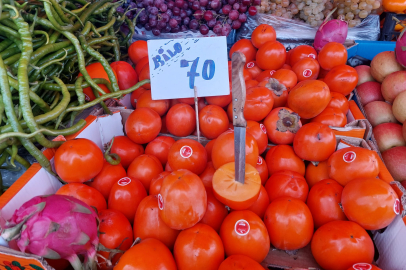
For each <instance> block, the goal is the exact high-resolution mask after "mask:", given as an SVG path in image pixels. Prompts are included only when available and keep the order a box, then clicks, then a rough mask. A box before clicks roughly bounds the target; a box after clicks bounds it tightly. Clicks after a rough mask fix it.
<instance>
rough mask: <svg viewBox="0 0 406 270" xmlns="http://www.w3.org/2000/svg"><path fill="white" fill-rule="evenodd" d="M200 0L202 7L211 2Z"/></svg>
mask: <svg viewBox="0 0 406 270" xmlns="http://www.w3.org/2000/svg"><path fill="white" fill-rule="evenodd" d="M199 2H200V6H201V7H205V6H207V4H208V3H209V1H208V0H199Z"/></svg>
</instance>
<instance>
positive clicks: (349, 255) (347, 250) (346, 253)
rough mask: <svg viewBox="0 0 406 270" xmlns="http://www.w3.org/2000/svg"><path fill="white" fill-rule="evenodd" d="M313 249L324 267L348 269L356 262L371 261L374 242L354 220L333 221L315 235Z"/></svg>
mask: <svg viewBox="0 0 406 270" xmlns="http://www.w3.org/2000/svg"><path fill="white" fill-rule="evenodd" d="M311 249H312V254H313V256H314V258H315V259H316V262H317V263H318V264H319V265H320V266H321V268H323V269H343V270H344V269H348V268H349V267H351V266H352V265H353V264H354V263H358V262H365V263H371V262H372V260H373V259H374V243H373V242H372V239H371V237H370V236H369V235H368V233H367V232H366V231H365V229H363V228H362V227H361V226H360V225H358V224H357V223H355V222H352V221H342V220H337V221H331V222H328V223H326V224H324V225H323V226H321V227H320V228H318V229H317V231H316V232H315V233H314V235H313V239H312V242H311Z"/></svg>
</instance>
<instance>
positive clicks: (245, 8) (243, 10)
mask: <svg viewBox="0 0 406 270" xmlns="http://www.w3.org/2000/svg"><path fill="white" fill-rule="evenodd" d="M247 10H248V7H247V6H243V5H240V8H239V9H238V11H239V12H240V13H245V12H246V11H247Z"/></svg>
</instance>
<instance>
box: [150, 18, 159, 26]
mask: <svg viewBox="0 0 406 270" xmlns="http://www.w3.org/2000/svg"><path fill="white" fill-rule="evenodd" d="M157 24H158V21H157V19H154V18H151V19H149V25H150V26H151V27H152V28H154V27H156V25H157Z"/></svg>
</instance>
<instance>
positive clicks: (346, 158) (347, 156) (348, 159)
mask: <svg viewBox="0 0 406 270" xmlns="http://www.w3.org/2000/svg"><path fill="white" fill-rule="evenodd" d="M356 157H357V154H355V152H353V151H348V152H346V153H345V154H344V155H343V160H344V161H345V162H347V163H351V162H353V161H354V160H355V158H356Z"/></svg>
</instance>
